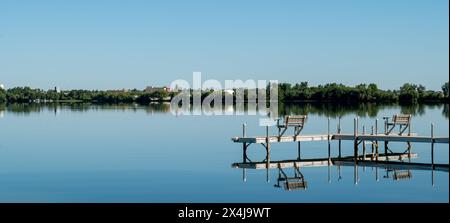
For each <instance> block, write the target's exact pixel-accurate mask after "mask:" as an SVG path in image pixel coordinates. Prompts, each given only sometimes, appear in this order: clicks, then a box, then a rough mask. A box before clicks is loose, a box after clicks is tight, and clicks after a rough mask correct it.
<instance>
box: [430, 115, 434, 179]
mask: <svg viewBox="0 0 450 223" xmlns="http://www.w3.org/2000/svg"><path fill="white" fill-rule="evenodd" d="M431 169H432V170H434V123H431Z"/></svg>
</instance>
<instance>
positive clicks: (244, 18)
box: [0, 0, 449, 89]
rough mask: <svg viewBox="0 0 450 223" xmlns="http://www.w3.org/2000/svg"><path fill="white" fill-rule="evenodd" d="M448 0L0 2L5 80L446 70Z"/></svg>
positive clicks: (319, 79)
mask: <svg viewBox="0 0 450 223" xmlns="http://www.w3.org/2000/svg"><path fill="white" fill-rule="evenodd" d="M448 6H449V1H448V0H420V1H419V0H358V1H356V0H355V1H349V0H340V1H335V0H328V1H326V0H314V1H313V0H310V1H300V0H299V1H264V0H260V1H250V0H249V1H237V0H228V1H206V0H205V1H196V0H191V1H171V0H168V1H167V0H166V1H144V0H129V1H125V0H123V1H119V0H97V1H93V0H77V1H75V0H72V1H58V0H40V1H32V0H28V1H26V0H0V83H2V84H4V85H5V86H6V87H13V86H24V85H27V86H32V87H39V88H51V87H53V86H59V87H60V88H61V89H73V88H87V89H112V88H138V89H141V88H144V87H145V86H147V85H168V84H169V83H170V82H171V81H173V80H175V79H187V80H191V78H192V72H194V71H200V72H202V74H203V79H204V80H205V79H217V80H220V81H223V80H225V79H244V80H246V79H264V80H270V79H277V80H279V81H281V82H292V83H295V82H300V81H308V82H310V84H312V85H317V84H324V83H329V82H339V83H344V84H349V85H354V84H358V83H363V82H364V83H370V82H373V83H376V84H378V85H379V86H380V87H382V88H398V87H399V86H400V85H401V84H402V83H404V82H412V83H417V84H423V85H425V86H427V87H428V88H430V89H440V86H441V85H442V83H443V82H445V81H448V74H449V64H448V60H449V28H448V27H449V24H448V17H449V11H448Z"/></svg>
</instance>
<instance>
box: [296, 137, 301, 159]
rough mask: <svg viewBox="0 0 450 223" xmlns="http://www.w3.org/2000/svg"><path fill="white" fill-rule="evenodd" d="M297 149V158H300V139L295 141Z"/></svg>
mask: <svg viewBox="0 0 450 223" xmlns="http://www.w3.org/2000/svg"><path fill="white" fill-rule="evenodd" d="M297 150H298V158H297V159H298V160H300V159H301V158H302V157H301V148H300V141H298V142H297Z"/></svg>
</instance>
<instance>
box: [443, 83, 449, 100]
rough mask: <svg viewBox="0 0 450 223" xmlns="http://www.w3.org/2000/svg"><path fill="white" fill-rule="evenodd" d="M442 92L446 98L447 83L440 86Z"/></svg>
mask: <svg viewBox="0 0 450 223" xmlns="http://www.w3.org/2000/svg"><path fill="white" fill-rule="evenodd" d="M442 92H444V96H445V97H448V82H445V84H444V85H442Z"/></svg>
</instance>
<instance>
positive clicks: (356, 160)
mask: <svg viewBox="0 0 450 223" xmlns="http://www.w3.org/2000/svg"><path fill="white" fill-rule="evenodd" d="M353 128H354V132H353V136H354V142H353V144H354V148H353V150H354V154H353V155H354V161H355V164H356V163H358V117H356V118H355V119H354V120H353Z"/></svg>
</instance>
